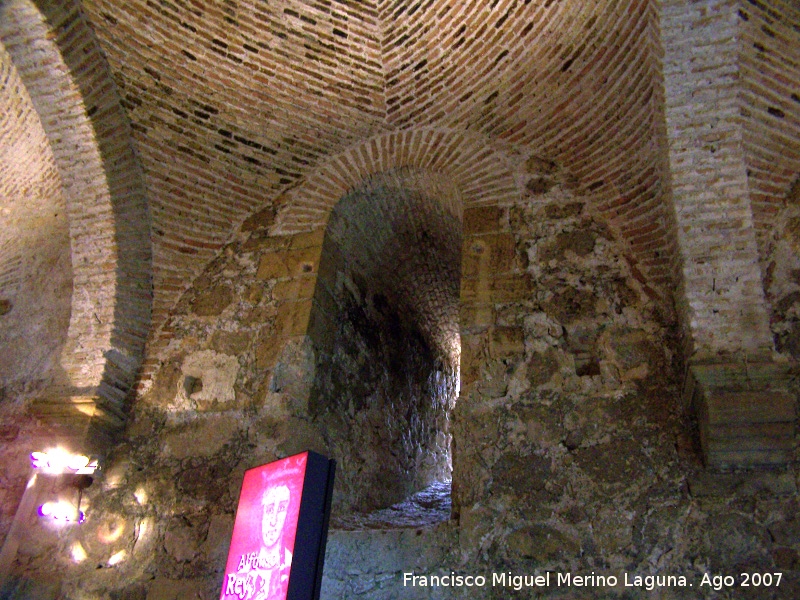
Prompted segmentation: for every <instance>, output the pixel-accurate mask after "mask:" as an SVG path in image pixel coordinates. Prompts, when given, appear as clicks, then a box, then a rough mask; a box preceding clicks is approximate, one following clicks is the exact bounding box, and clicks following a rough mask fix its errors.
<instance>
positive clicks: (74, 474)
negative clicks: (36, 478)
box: [31, 448, 98, 524]
mask: <svg viewBox="0 0 800 600" xmlns="http://www.w3.org/2000/svg"><path fill="white" fill-rule="evenodd" d="M31 466H32V467H33V468H34V469H37V470H40V471H41V472H42V473H43V474H46V475H60V476H62V477H64V478H66V483H67V484H68V485H67V487H70V488H75V489H77V490H78V502H77V503H76V504H73V503H72V502H70V501H69V500H65V499H64V498H59V499H58V500H56V501H52V502H45V503H44V504H42V505H41V506H40V507H39V515H40V516H42V517H46V518H49V519H52V520H53V521H56V522H57V523H62V524H63V523H82V522H83V521H84V519H85V518H86V515H85V513H84V512H83V511H82V510H81V500H82V499H83V490H85V489H86V488H88V487H89V486H90V485H92V482H93V479H92V474H93V473H94V472H95V471H96V470H97V468H98V463H97V459H90V458H89V457H88V456H85V455H83V454H71V453H70V452H67V451H66V450H64V449H63V448H52V449H50V450H47V451H45V452H32V453H31Z"/></svg>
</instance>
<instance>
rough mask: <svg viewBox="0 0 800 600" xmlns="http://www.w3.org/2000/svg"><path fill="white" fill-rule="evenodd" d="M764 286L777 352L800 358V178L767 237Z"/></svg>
mask: <svg viewBox="0 0 800 600" xmlns="http://www.w3.org/2000/svg"><path fill="white" fill-rule="evenodd" d="M766 246H767V250H768V260H767V264H766V269H765V273H764V289H765V291H766V296H767V300H768V301H769V302H770V305H771V309H772V310H771V314H770V325H771V327H772V333H773V335H774V336H775V348H776V350H778V352H781V353H783V354H784V355H786V356H787V357H790V358H792V359H794V360H798V359H800V178H798V179H797V180H796V181H795V183H794V185H793V186H792V187H791V189H790V190H789V193H788V194H787V196H786V198H785V199H784V207H783V209H782V210H781V211H780V212H779V213H778V215H777V218H776V219H775V223H774V226H773V228H772V231H771V235H770V237H769V238H768V240H767V244H766Z"/></svg>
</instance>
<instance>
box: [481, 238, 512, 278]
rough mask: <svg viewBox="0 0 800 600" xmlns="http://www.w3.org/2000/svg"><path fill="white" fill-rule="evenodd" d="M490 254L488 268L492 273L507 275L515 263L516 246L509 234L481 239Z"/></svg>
mask: <svg viewBox="0 0 800 600" xmlns="http://www.w3.org/2000/svg"><path fill="white" fill-rule="evenodd" d="M481 241H483V242H484V243H485V244H486V245H487V247H488V248H489V252H490V259H489V268H490V269H491V271H492V273H507V272H509V271H511V270H513V269H514V267H515V266H516V263H517V244H516V241H515V240H514V236H513V235H511V234H510V233H498V234H491V235H485V236H483V237H482V238H481Z"/></svg>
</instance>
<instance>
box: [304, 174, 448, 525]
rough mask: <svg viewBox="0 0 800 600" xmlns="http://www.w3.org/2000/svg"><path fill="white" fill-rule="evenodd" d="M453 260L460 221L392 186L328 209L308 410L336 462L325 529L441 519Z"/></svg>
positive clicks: (381, 183) (378, 183)
mask: <svg viewBox="0 0 800 600" xmlns="http://www.w3.org/2000/svg"><path fill="white" fill-rule="evenodd" d="M460 253H461V222H460V218H459V217H458V216H457V215H454V214H453V213H452V212H451V210H449V209H448V208H446V207H445V205H443V204H442V203H441V202H439V201H438V200H432V199H430V198H429V197H427V196H426V195H425V194H424V193H422V192H420V191H418V190H409V189H408V188H404V187H402V186H401V185H397V181H396V180H392V179H383V178H380V177H378V178H373V179H371V180H370V181H369V182H367V184H365V185H364V186H363V187H362V188H360V189H359V190H357V191H355V192H353V193H351V194H349V195H347V196H346V197H344V198H343V199H342V200H341V201H340V202H339V203H338V204H337V206H336V207H335V209H334V210H333V212H332V214H331V217H330V220H329V222H328V228H327V230H326V236H325V240H324V243H323V249H322V256H321V259H320V269H319V278H318V282H317V287H316V290H315V297H314V309H313V313H312V316H311V322H310V326H309V332H310V335H311V339H312V340H313V342H314V346H315V356H316V369H315V373H316V375H315V381H314V387H313V391H312V395H311V399H310V402H309V411H310V413H311V417H312V418H313V419H315V420H316V421H317V423H318V424H319V425H320V426H321V427H320V429H321V431H322V432H323V435H324V437H325V443H326V445H327V447H328V450H329V452H330V454H331V456H333V457H334V458H335V459H336V460H337V461H338V463H339V465H338V472H337V484H336V486H337V489H336V493H335V494H334V501H333V502H334V513H333V525H334V526H335V527H336V526H338V527H347V528H360V527H391V526H418V525H422V524H429V523H431V522H435V521H437V520H442V519H443V518H444V519H446V518H448V517H449V508H447V507H449V482H450V476H451V471H452V465H451V460H450V439H451V434H450V425H449V419H450V411H451V410H452V408H453V405H454V403H455V399H456V398H457V396H458V385H459V384H458V380H459V356H460V340H459V334H458V292H459V279H460ZM420 493H422V495H421V496H419V494H420ZM415 495H417V496H415ZM437 495H438V496H437ZM428 496H431V497H433V496H437V498H438V499H437V500H435V501H433V500H431V498H428ZM417 500H419V501H417ZM389 507H394V508H393V509H391V510H383V512H381V514H379V515H378V514H377V513H375V514H373V516H372V517H370V516H368V515H369V514H371V513H374V511H382V509H389Z"/></svg>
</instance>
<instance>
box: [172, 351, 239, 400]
mask: <svg viewBox="0 0 800 600" xmlns="http://www.w3.org/2000/svg"><path fill="white" fill-rule="evenodd" d="M181 371H182V372H183V375H184V376H183V377H182V378H181V379H180V381H179V382H178V396H177V398H176V399H175V400H176V403H177V404H179V405H185V406H186V405H188V406H191V405H195V404H197V403H211V402H214V401H216V402H217V403H220V404H225V403H228V402H233V401H234V400H235V399H236V393H235V392H234V389H233V385H234V383H236V376H237V375H238V374H239V361H238V359H237V358H236V357H235V356H230V355H228V354H219V353H217V352H214V351H213V350H203V351H201V352H195V353H193V354H189V355H188V356H187V357H186V358H185V359H184V361H183V365H182V366H181ZM189 377H191V378H194V379H195V380H199V382H200V383H199V384H198V385H197V387H198V388H200V386H202V387H201V388H200V389H198V390H196V391H192V389H191V386H190V385H187V378H189ZM189 381H191V380H189Z"/></svg>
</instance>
